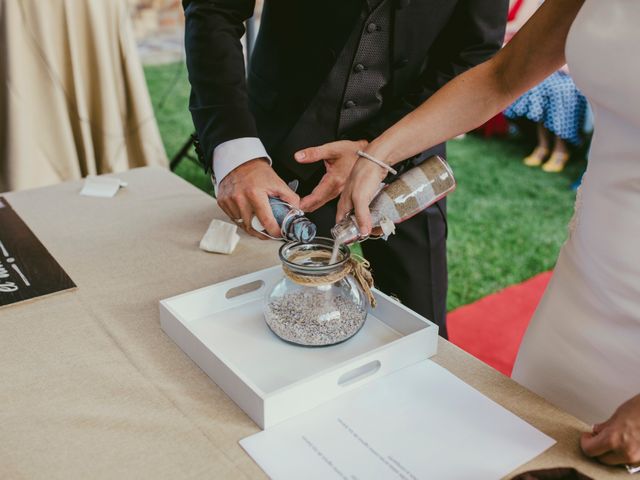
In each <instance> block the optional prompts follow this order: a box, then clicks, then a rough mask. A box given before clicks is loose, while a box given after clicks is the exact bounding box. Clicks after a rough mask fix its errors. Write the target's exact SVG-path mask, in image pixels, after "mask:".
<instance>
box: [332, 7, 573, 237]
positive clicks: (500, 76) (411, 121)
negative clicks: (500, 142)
mask: <svg viewBox="0 0 640 480" xmlns="http://www.w3.org/2000/svg"><path fill="white" fill-rule="evenodd" d="M583 1H584V0H546V2H545V3H544V5H543V6H542V7H540V9H539V10H538V12H536V14H535V15H534V16H533V17H532V18H531V20H529V22H527V24H526V25H525V26H524V27H523V28H522V29H521V30H520V32H518V34H517V35H516V36H515V37H514V38H513V40H511V42H509V43H508V44H507V46H506V47H505V48H504V49H502V50H501V51H500V52H499V53H498V54H497V55H496V56H495V57H494V58H492V59H491V60H489V61H487V62H485V63H483V64H481V65H479V66H477V67H475V68H473V69H471V70H469V71H468V72H466V73H464V74H462V75H460V76H459V77H457V78H455V79H454V80H452V81H451V82H449V83H448V84H447V85H445V86H444V87H443V88H441V89H440V90H439V91H438V92H437V93H436V94H434V95H433V96H432V97H431V98H429V100H427V101H426V102H425V103H423V104H422V105H421V106H420V107H418V108H417V109H416V110H414V111H413V112H411V113H410V114H409V115H407V116H406V117H404V118H403V119H402V120H400V121H399V122H398V123H396V124H395V125H393V126H392V127H391V128H389V129H388V130H387V131H385V132H384V133H383V134H382V135H381V136H380V137H378V138H377V139H375V140H374V141H373V142H371V143H370V144H369V146H368V147H367V149H366V151H367V153H369V154H371V155H373V156H375V157H377V158H379V159H380V160H383V161H384V162H386V163H388V164H391V165H393V164H395V163H398V162H400V161H402V160H404V159H406V158H409V157H411V156H413V155H416V154H418V153H420V152H422V151H424V150H427V149H428V148H430V147H432V146H433V145H437V144H439V143H441V142H443V141H446V140H448V139H450V138H452V137H455V136H456V135H459V134H461V133H464V132H467V131H469V130H472V129H473V128H475V127H477V126H479V125H482V124H483V123H484V122H485V121H487V120H488V119H490V118H491V117H493V116H494V115H495V114H496V113H498V112H500V111H502V110H504V108H505V107H507V106H508V105H509V104H511V103H512V102H513V101H514V100H515V99H516V98H518V97H519V96H520V95H522V94H523V93H524V92H526V91H527V90H529V89H531V88H532V87H534V86H535V85H537V84H538V83H540V82H541V81H542V80H544V79H545V78H546V77H547V76H549V75H550V74H551V73H553V72H554V71H556V70H557V69H559V68H560V67H561V66H562V65H564V64H565V56H564V47H565V43H566V39H567V34H568V32H569V29H570V27H571V24H572V23H573V20H574V19H575V17H576V15H577V13H578V11H579V10H580V7H581V6H582V4H583ZM385 174H386V172H385V171H384V170H383V169H382V168H380V167H379V166H377V165H375V164H373V163H372V162H369V161H366V160H363V159H361V160H360V161H358V163H357V164H356V166H355V167H354V169H353V171H352V173H351V176H350V178H349V181H348V182H347V185H346V186H345V189H344V191H343V193H342V197H341V199H340V203H339V204H338V218H342V216H344V214H345V213H346V212H348V211H349V210H350V209H351V208H352V207H353V208H355V211H356V217H357V220H358V225H359V226H360V229H361V230H362V231H363V233H368V232H369V230H370V217H369V209H368V205H369V202H370V201H371V199H372V198H373V195H374V194H375V192H376V191H377V188H378V185H379V184H380V181H381V180H382V178H384V176H385Z"/></svg>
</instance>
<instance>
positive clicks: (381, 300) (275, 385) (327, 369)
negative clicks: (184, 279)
mask: <svg viewBox="0 0 640 480" xmlns="http://www.w3.org/2000/svg"><path fill="white" fill-rule="evenodd" d="M281 277H282V269H281V267H279V266H277V267H272V268H268V269H266V270H261V271H258V272H255V273H252V274H249V275H244V276H242V277H238V278H235V279H232V280H228V281H226V282H222V283H218V284H216V285H211V286H209V287H204V288H201V289H198V290H194V291H192V292H188V293H185V294H182V295H178V296H175V297H172V298H169V299H166V300H162V301H161V302H160V324H161V326H162V329H163V330H164V331H165V332H166V333H167V335H169V337H171V338H172V339H173V340H174V341H175V342H176V343H177V344H178V345H179V346H180V348H181V349H182V350H183V351H184V352H185V353H186V354H187V355H189V357H191V359H192V360H193V361H194V362H195V363H196V364H197V365H198V366H199V367H200V368H201V369H202V370H204V371H205V372H206V373H207V374H208V375H209V377H211V379H212V380H213V381H214V382H215V383H216V384H217V385H218V386H219V387H221V388H222V389H223V390H224V391H225V392H226V393H227V395H229V396H230V397H231V398H232V399H233V400H234V401H235V402H236V403H237V404H238V405H239V406H240V407H241V408H242V409H243V410H244V411H245V413H247V415H249V416H250V417H251V418H252V419H253V420H254V421H255V422H256V423H257V424H258V425H259V426H260V427H261V428H267V427H269V426H272V425H275V424H276V423H278V422H281V421H283V420H285V419H287V418H290V417H292V416H295V415H298V414H300V413H302V412H305V411H307V410H310V409H312V408H313V407H316V406H318V405H320V404H322V403H324V402H326V401H328V400H330V399H332V398H335V397H337V396H339V395H340V394H342V393H344V392H347V391H349V390H351V389H353V388H356V387H357V386H360V385H362V384H364V383H366V382H370V381H372V380H375V379H376V378H379V377H381V376H384V375H387V374H389V373H391V372H394V371H396V370H399V369H401V368H403V367H406V366H408V365H411V364H413V363H416V362H418V361H420V360H424V359H426V358H428V357H431V356H432V355H434V354H435V353H436V350H437V344H438V327H437V326H436V325H435V324H433V323H431V322H429V321H428V320H426V319H425V318H424V317H421V316H420V315H418V314H417V313H415V312H413V311H411V310H409V309H408V308H406V307H404V306H402V305H401V304H399V303H398V302H396V301H395V300H393V299H392V298H390V297H388V296H387V295H385V294H384V293H382V292H380V291H378V290H374V295H375V297H376V299H377V303H378V306H377V307H376V308H375V309H374V310H372V311H370V313H369V315H368V317H367V321H366V323H365V325H364V327H363V328H362V329H361V330H360V332H358V333H357V334H356V335H355V336H354V337H353V338H351V339H350V340H347V341H346V342H344V343H341V344H339V345H335V346H330V347H301V346H297V345H292V344H289V343H286V342H284V341H282V340H280V339H279V338H278V337H276V335H275V334H274V333H273V332H271V330H270V329H269V327H268V326H267V324H266V323H265V321H264V317H263V314H262V305H263V300H264V298H265V295H266V294H267V292H269V291H270V289H271V287H272V286H273V285H275V283H276V282H278V281H279V280H280V279H281Z"/></svg>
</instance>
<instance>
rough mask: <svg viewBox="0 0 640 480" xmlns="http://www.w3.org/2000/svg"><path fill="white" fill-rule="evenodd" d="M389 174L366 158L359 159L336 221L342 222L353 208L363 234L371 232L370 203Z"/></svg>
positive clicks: (352, 171) (341, 200) (339, 204)
mask: <svg viewBox="0 0 640 480" xmlns="http://www.w3.org/2000/svg"><path fill="white" fill-rule="evenodd" d="M386 176H387V171H386V170H385V169H383V168H382V167H380V166H379V165H376V164H375V163H373V162H370V161H368V160H366V159H364V158H360V159H358V161H357V162H356V164H355V165H354V167H353V169H352V170H351V175H350V176H349V179H348V180H347V183H346V185H345V187H344V189H343V190H342V195H341V196H340V201H339V202H338V211H337V214H336V223H337V222H340V221H341V220H342V219H343V218H344V217H345V215H346V214H348V213H349V212H350V211H351V210H355V215H356V222H357V224H358V230H360V233H361V234H362V235H363V236H366V235H369V234H370V233H371V227H372V225H371V212H369V204H370V203H371V200H373V197H374V196H375V195H376V193H378V190H379V189H380V183H381V182H382V180H384V178H385V177H386Z"/></svg>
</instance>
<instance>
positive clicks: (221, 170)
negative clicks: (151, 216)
mask: <svg viewBox="0 0 640 480" xmlns="http://www.w3.org/2000/svg"><path fill="white" fill-rule="evenodd" d="M256 158H266V159H267V160H268V161H269V165H271V157H269V155H268V154H267V150H266V149H265V148H264V145H263V144H262V141H260V139H259V138H255V137H243V138H236V139H233V140H227V141H226V142H223V143H221V144H220V145H218V146H217V147H216V148H215V149H214V151H213V176H214V178H215V182H216V190H217V188H218V185H220V182H221V181H222V179H223V178H224V177H226V176H227V175H229V173H230V172H231V171H232V170H234V169H235V168H237V167H239V166H240V165H242V164H243V163H246V162H248V161H249V160H254V159H256Z"/></svg>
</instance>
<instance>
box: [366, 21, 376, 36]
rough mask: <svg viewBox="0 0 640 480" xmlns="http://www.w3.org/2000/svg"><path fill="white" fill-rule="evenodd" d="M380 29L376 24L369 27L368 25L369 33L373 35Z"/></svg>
mask: <svg viewBox="0 0 640 480" xmlns="http://www.w3.org/2000/svg"><path fill="white" fill-rule="evenodd" d="M377 29H378V25H376V24H375V23H373V22H372V23H370V24H369V25H367V32H369V33H373V32H375V31H376V30H377Z"/></svg>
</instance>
